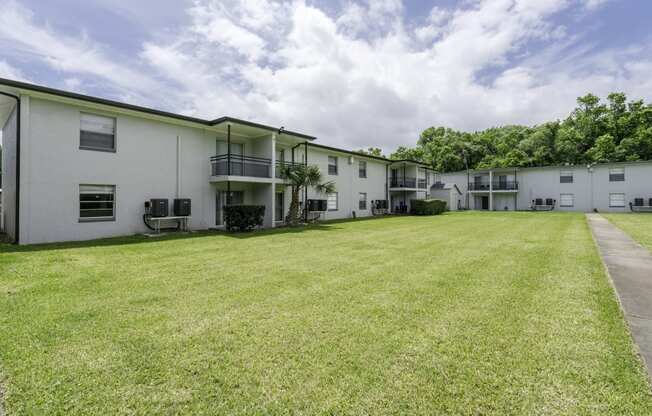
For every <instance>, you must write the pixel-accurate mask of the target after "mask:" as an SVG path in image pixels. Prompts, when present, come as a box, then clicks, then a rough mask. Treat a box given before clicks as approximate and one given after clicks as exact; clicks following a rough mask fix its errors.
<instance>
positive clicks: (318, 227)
mask: <svg viewBox="0 0 652 416" xmlns="http://www.w3.org/2000/svg"><path fill="white" fill-rule="evenodd" d="M335 225H336V223H335V222H323V223H319V224H310V225H306V226H301V227H281V228H272V229H262V230H255V231H250V232H228V231H221V230H201V231H192V232H180V233H170V234H164V235H161V236H154V237H151V236H147V235H143V234H137V235H130V236H121V237H110V238H101V239H97V240H86V241H68V242H62V243H45V244H33V245H24V246H20V245H14V244H9V243H2V244H0V254H2V253H30V252H38V251H48V250H68V249H76V248H94V247H111V246H126V245H131V244H143V243H158V242H167V241H176V240H191V239H197V238H210V237H227V238H236V239H249V238H260V237H267V236H272V235H282V234H297V233H304V232H314V231H334V230H337V229H339V227H336V226H335Z"/></svg>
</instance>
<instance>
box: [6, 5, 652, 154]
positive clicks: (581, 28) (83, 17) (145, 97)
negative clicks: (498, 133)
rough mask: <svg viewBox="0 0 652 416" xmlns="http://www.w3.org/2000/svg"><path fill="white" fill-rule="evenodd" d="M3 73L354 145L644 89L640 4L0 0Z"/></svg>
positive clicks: (548, 114) (387, 145)
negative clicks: (584, 97)
mask: <svg viewBox="0 0 652 416" xmlns="http://www.w3.org/2000/svg"><path fill="white" fill-rule="evenodd" d="M0 10H1V11H2V12H1V13H0V77H5V78H12V79H20V80H26V81H29V82H34V83H38V84H42V85H47V86H50V87H54V88H61V89H66V90H72V91H77V92H81V93H85V94H90V95H96V96H101V97H105V98H110V99H116V100H119V101H126V102H129V103H134V104H140V105H145V106H149V107H154V108H159V109H164V110H169V111H174V112H179V113H183V114H188V115H194V116H200V117H204V118H216V117H219V116H223V115H229V116H233V117H239V118H244V119H248V120H252V121H258V122H262V123H266V124H271V125H278V126H281V125H283V126H285V127H286V128H288V129H292V130H297V131H301V132H305V133H307V134H313V135H316V136H318V137H319V141H320V142H321V143H323V144H330V145H335V146H343V147H346V148H359V147H367V146H378V147H382V148H383V149H384V150H385V151H386V152H389V151H391V150H393V149H394V148H395V147H397V146H399V145H413V144H414V143H415V141H416V139H417V137H418V134H419V132H421V131H422V130H423V129H424V128H426V127H429V126H431V125H445V126H450V127H453V128H457V129H462V130H477V129H482V128H486V127H490V126H495V125H502V124H507V123H519V124H535V123H539V122H542V121H547V120H551V119H556V118H561V117H564V116H565V115H566V114H567V113H568V111H569V110H570V109H572V108H573V107H574V105H575V98H576V97H577V96H579V95H583V94H585V93H587V92H593V93H595V94H598V95H600V96H603V97H604V96H606V94H607V93H609V92H611V91H624V92H626V93H628V95H629V96H630V97H631V98H637V99H638V98H644V99H646V100H652V76H651V75H652V30H651V29H650V26H649V25H650V21H651V20H652V2H651V1H649V0H620V1H618V0H575V1H572V0H462V1H453V0H441V1H432V2H426V1H418V2H417V1H405V2H401V1H400V0H377V1H373V0H369V1H353V0H331V1H326V0H314V1H309V0H297V1H286V2H284V1H279V2H274V1H269V0H240V1H230V0H222V1H217V0H194V1H191V0H188V1H183V0H138V1H135V0H128V1H124V0H86V1H79V0H49V1H47V2H46V1H43V0H0Z"/></svg>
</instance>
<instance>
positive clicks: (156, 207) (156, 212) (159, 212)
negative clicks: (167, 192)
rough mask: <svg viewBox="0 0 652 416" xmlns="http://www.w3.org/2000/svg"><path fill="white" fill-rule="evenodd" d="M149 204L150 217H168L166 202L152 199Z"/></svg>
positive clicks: (160, 199)
mask: <svg viewBox="0 0 652 416" xmlns="http://www.w3.org/2000/svg"><path fill="white" fill-rule="evenodd" d="M149 202H150V211H149V214H150V215H151V216H152V217H167V216H168V200H167V199H162V198H152V199H150V200H149Z"/></svg>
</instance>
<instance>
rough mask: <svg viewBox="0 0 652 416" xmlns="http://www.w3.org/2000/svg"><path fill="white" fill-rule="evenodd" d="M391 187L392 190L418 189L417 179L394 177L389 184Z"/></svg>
mask: <svg viewBox="0 0 652 416" xmlns="http://www.w3.org/2000/svg"><path fill="white" fill-rule="evenodd" d="M389 187H390V188H416V187H417V178H401V177H394V178H391V180H390V182H389ZM424 187H425V186H424Z"/></svg>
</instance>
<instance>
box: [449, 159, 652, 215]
mask: <svg viewBox="0 0 652 416" xmlns="http://www.w3.org/2000/svg"><path fill="white" fill-rule="evenodd" d="M651 178H652V162H623V163H604V164H591V165H588V166H587V165H575V166H547V167H534V168H505V169H484V170H470V171H468V172H467V171H460V172H451V173H442V174H441V181H442V182H443V183H447V184H455V185H457V187H458V188H459V189H460V191H461V192H462V194H463V199H464V201H463V204H464V206H465V207H466V208H468V209H474V210H490V211H504V210H509V211H513V210H530V209H533V208H535V209H542V210H544V209H554V210H556V211H580V212H591V211H594V210H598V211H600V212H628V211H630V203H631V204H632V206H633V207H634V208H635V209H637V208H639V209H641V210H648V209H649V207H650V205H652V186H651V185H650V179H651ZM646 207H647V208H646Z"/></svg>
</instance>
